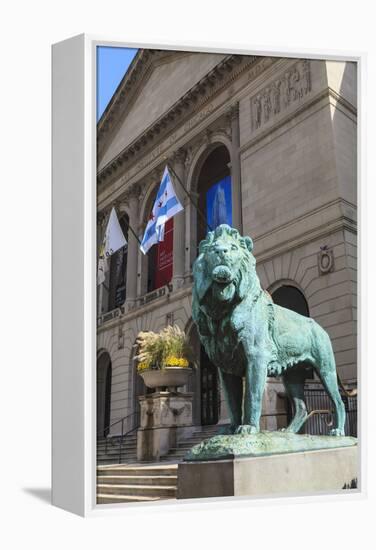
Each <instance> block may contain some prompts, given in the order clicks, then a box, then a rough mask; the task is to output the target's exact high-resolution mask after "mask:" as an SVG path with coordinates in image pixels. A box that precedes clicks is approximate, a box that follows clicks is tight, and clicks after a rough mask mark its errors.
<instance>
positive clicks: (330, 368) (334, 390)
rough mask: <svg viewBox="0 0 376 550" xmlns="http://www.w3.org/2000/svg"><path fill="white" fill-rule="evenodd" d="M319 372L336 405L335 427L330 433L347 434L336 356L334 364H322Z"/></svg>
mask: <svg viewBox="0 0 376 550" xmlns="http://www.w3.org/2000/svg"><path fill="white" fill-rule="evenodd" d="M317 374H318V375H319V377H320V379H321V382H322V383H323V385H324V387H325V389H326V391H327V392H328V395H329V397H330V399H331V401H332V403H333V405H334V418H335V427H334V428H333V429H332V430H331V431H330V435H345V420H346V412H345V406H344V404H343V401H342V397H341V394H340V393H339V389H338V382H337V372H336V370H335V363H334V358H333V365H321V367H320V369H317Z"/></svg>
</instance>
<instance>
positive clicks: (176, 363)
mask: <svg viewBox="0 0 376 550" xmlns="http://www.w3.org/2000/svg"><path fill="white" fill-rule="evenodd" d="M165 364H166V366H168V367H181V368H187V367H189V363H188V361H187V359H185V358H184V357H176V356H175V355H169V356H168V357H167V358H166V363H165Z"/></svg>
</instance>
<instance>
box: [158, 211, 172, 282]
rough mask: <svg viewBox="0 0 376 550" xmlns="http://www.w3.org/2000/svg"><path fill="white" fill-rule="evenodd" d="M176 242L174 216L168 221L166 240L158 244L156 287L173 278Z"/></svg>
mask: <svg viewBox="0 0 376 550" xmlns="http://www.w3.org/2000/svg"><path fill="white" fill-rule="evenodd" d="M173 243H174V218H171V219H170V220H168V222H166V226H165V234H164V241H163V242H161V243H158V244H157V245H156V246H157V265H156V270H155V288H160V287H161V286H164V285H167V284H168V283H169V282H170V281H171V279H172V266H173Z"/></svg>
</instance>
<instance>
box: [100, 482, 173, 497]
mask: <svg viewBox="0 0 376 550" xmlns="http://www.w3.org/2000/svg"><path fill="white" fill-rule="evenodd" d="M176 491H177V487H176V485H126V484H124V485H114V484H112V483H98V484H97V493H98V494H100V495H122V496H126V497H128V496H129V495H130V496H133V495H134V496H145V497H170V498H175V497H176Z"/></svg>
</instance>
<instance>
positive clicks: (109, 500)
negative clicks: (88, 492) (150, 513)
mask: <svg viewBox="0 0 376 550" xmlns="http://www.w3.org/2000/svg"><path fill="white" fill-rule="evenodd" d="M156 500H162V499H161V498H159V497H145V496H141V497H140V496H136V495H102V494H97V504H117V503H121V502H153V501H156Z"/></svg>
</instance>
